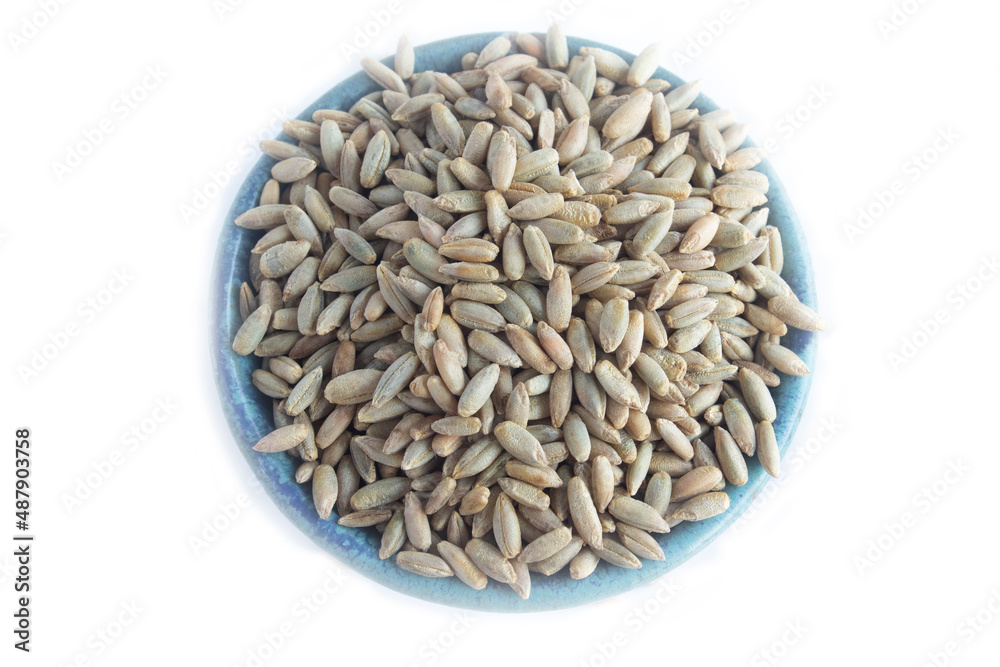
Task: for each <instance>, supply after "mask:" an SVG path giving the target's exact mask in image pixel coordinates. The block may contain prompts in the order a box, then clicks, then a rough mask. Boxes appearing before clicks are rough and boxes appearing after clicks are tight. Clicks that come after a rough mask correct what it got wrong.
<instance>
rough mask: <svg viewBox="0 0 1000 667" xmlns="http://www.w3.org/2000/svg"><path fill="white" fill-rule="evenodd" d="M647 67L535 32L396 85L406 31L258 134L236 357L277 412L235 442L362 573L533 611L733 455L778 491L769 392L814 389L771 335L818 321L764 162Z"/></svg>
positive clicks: (405, 74)
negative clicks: (798, 291) (376, 564)
mask: <svg viewBox="0 0 1000 667" xmlns="http://www.w3.org/2000/svg"><path fill="white" fill-rule="evenodd" d="M657 57H658V54H657V49H656V48H655V47H650V48H648V49H646V50H645V51H643V52H642V54H641V55H639V56H638V57H637V58H635V60H634V61H633V62H632V63H631V64H630V63H628V62H626V61H625V60H623V59H622V58H621V57H619V56H618V55H616V54H614V53H611V52H609V51H606V50H603V49H599V48H581V49H579V53H577V54H572V56H571V54H570V52H569V49H568V46H567V42H566V38H565V36H564V35H563V34H562V32H561V30H560V29H559V27H558V26H553V28H552V29H550V31H549V32H548V34H547V35H544V36H536V35H532V34H527V33H520V34H517V35H512V36H509V37H498V38H496V39H495V40H493V41H491V42H490V43H489V44H487V45H486V46H485V47H484V48H483V50H482V51H481V52H479V53H469V54H467V55H466V56H465V57H464V58H463V59H462V69H461V71H458V72H455V73H452V74H448V73H442V72H421V73H416V74H415V73H414V61H415V58H414V52H413V50H412V48H411V47H410V46H409V43H408V41H406V40H405V39H404V40H403V41H401V43H400V48H399V50H398V52H397V54H396V57H395V61H394V68H393V69H390V68H389V67H386V66H385V65H383V64H381V63H379V62H377V61H375V60H372V59H364V60H363V61H362V66H363V67H364V69H365V71H366V72H367V73H368V75H369V76H370V77H371V78H372V79H373V80H375V81H376V82H377V83H378V84H379V85H380V86H381V88H382V90H379V91H378V92H376V93H372V94H371V95H367V96H365V97H364V98H362V99H360V100H358V101H357V102H356V103H355V104H354V106H352V107H351V108H350V109H349V110H347V111H343V110H335V109H321V110H318V111H316V112H315V113H314V114H313V116H312V122H309V121H302V120H290V121H288V122H287V123H285V126H284V130H285V132H286V134H288V135H289V136H291V137H292V138H294V139H295V140H296V141H297V143H291V142H281V141H265V142H263V143H262V145H261V148H262V150H263V151H264V152H265V153H266V154H267V155H269V156H271V157H272V158H274V159H275V160H277V163H276V164H274V166H273V168H272V170H271V174H272V177H273V178H272V180H270V181H268V182H267V184H266V185H265V186H264V188H263V190H262V191H261V194H260V204H259V206H257V207H256V208H253V209H251V210H249V211H247V212H246V213H244V214H243V215H241V216H240V217H239V218H238V219H237V220H236V224H238V225H240V226H241V227H245V228H247V229H251V230H261V231H265V232H266V233H264V234H263V235H262V236H261V237H260V240H259V241H258V242H257V244H256V246H255V247H254V248H253V251H252V254H251V258H250V275H251V280H250V282H249V283H244V284H243V285H242V288H241V291H240V298H239V303H240V314H241V316H242V318H243V325H242V326H241V327H240V329H239V332H238V333H237V334H236V336H235V340H234V343H233V349H234V350H235V351H236V352H237V353H239V354H242V355H249V354H254V355H256V356H257V357H259V358H260V359H261V368H260V369H259V370H257V371H255V372H254V373H253V382H254V384H255V386H256V387H257V388H258V389H259V390H260V391H261V392H263V393H264V394H266V395H267V396H269V397H271V398H272V399H273V401H274V422H275V424H274V425H275V430H274V431H273V432H272V433H270V434H268V435H267V436H265V437H264V438H262V439H261V440H260V442H258V443H257V445H256V446H255V449H256V450H258V451H262V452H285V455H290V456H293V457H295V459H296V460H299V461H301V463H300V465H299V467H298V470H297V472H296V479H297V480H298V481H299V482H300V483H302V484H309V483H311V485H312V495H313V498H314V501H315V505H316V509H317V511H318V513H319V516H320V517H321V518H323V519H327V518H329V517H331V516H332V515H333V513H334V511H335V510H336V514H337V516H339V519H338V521H339V523H340V524H342V525H344V526H351V527H359V528H361V527H376V528H377V529H378V531H379V532H380V533H381V549H380V550H379V557H380V558H383V559H385V558H395V560H396V562H397V564H398V565H399V566H400V567H402V568H404V569H406V570H408V571H410V572H413V573H416V574H419V575H423V576H429V577H446V576H453V575H454V576H457V577H458V578H459V579H460V580H461V581H463V582H465V583H466V584H468V585H469V586H471V587H473V588H476V589H481V588H483V587H484V586H486V584H487V578H492V579H494V580H496V581H498V582H501V583H504V584H508V585H510V586H511V587H512V588H513V589H514V590H515V591H516V592H517V593H518V594H519V595H520V596H522V597H527V596H528V593H529V590H530V573H531V572H535V573H540V574H544V575H551V574H554V573H556V572H559V571H560V570H562V569H563V568H566V567H567V566H568V569H569V573H570V575H571V576H572V577H574V578H577V579H579V578H583V577H586V576H588V575H589V574H590V573H591V572H593V571H594V569H595V567H596V566H597V565H598V562H599V561H600V560H604V561H606V562H608V563H610V564H612V565H616V566H619V567H626V568H638V567H641V560H640V559H654V560H656V559H660V560H662V559H663V557H664V555H663V550H662V548H661V544H660V541H662V539H663V538H660V540H659V541H658V539H657V538H655V537H654V535H653V534H660V533H667V532H669V530H670V528H671V527H672V526H675V525H677V524H678V523H680V522H683V521H701V520H703V519H707V518H710V517H713V516H716V515H718V514H719V513H721V512H723V511H725V510H726V509H727V508H728V506H729V497H728V496H727V494H726V492H725V488H726V485H727V484H728V485H735V486H738V485H741V484H744V483H746V482H747V478H748V471H747V459H746V457H752V456H755V455H756V456H757V457H758V458H759V460H760V462H761V465H762V466H763V468H764V470H766V471H767V472H768V473H770V474H771V475H774V476H777V474H778V467H779V453H778V446H777V442H776V441H775V435H774V429H773V427H772V424H773V423H774V421H775V420H776V419H778V418H779V415H778V413H777V411H776V409H775V404H774V401H773V400H772V398H771V394H770V391H769V387H774V386H776V385H777V384H778V383H779V382H780V375H779V373H783V374H788V375H804V374H807V373H808V372H809V369H808V368H807V367H806V365H805V364H804V363H803V362H802V361H801V360H800V359H799V358H798V357H797V356H796V354H795V353H794V352H793V351H791V350H790V349H788V348H786V347H783V346H782V345H781V344H780V339H781V336H783V335H784V334H785V333H786V332H787V328H788V327H795V328H798V329H804V330H808V331H816V330H820V329H823V328H825V326H826V325H825V323H824V322H823V320H822V319H821V318H820V317H819V316H818V315H817V314H816V313H814V312H813V311H812V310H811V309H810V308H808V307H807V306H805V305H804V304H802V303H801V302H800V301H799V300H798V298H797V297H796V296H795V295H794V294H793V293H792V290H791V289H790V288H789V286H788V285H787V284H786V283H785V281H784V280H783V279H782V278H781V270H782V264H783V254H782V245H781V236H780V234H779V232H778V229H776V228H775V227H773V226H770V225H768V224H767V222H768V209H767V208H766V207H764V205H765V204H766V202H767V192H768V180H767V177H766V176H765V175H764V174H762V173H761V172H759V171H754V170H753V168H754V167H755V166H756V165H758V164H759V163H760V162H761V161H762V160H763V157H764V156H763V152H762V151H761V150H760V149H759V148H754V147H748V148H741V145H742V144H743V143H744V141H745V139H746V136H747V129H746V126H745V125H743V124H740V123H736V122H735V121H734V119H733V115H732V113H731V112H730V111H727V110H718V111H713V112H711V113H705V114H701V113H699V111H698V110H697V109H695V108H692V106H691V105H692V104H693V103H694V102H695V100H696V98H697V97H698V94H699V91H700V83H698V82H692V83H686V84H684V85H681V86H678V87H676V88H674V87H671V86H670V84H669V83H667V82H666V81H664V80H662V79H656V78H651V77H652V75H653V74H654V73H655V71H656V69H657ZM775 371H777V372H775Z"/></svg>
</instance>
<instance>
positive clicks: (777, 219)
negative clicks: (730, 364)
mask: <svg viewBox="0 0 1000 667" xmlns="http://www.w3.org/2000/svg"><path fill="white" fill-rule="evenodd" d="M504 34H507V35H509V34H510V33H504V32H489V33H478V34H472V35H461V36H456V37H450V38H447V39H443V40H439V41H435V42H431V43H428V44H424V45H422V46H417V47H415V53H416V58H417V71H423V70H425V69H428V68H429V67H432V66H438V67H437V68H436V69H437V71H455V70H457V69H458V68H457V67H452V68H442V67H441V64H442V62H443V61H446V62H450V63H454V64H457V62H458V61H459V60H460V59H461V56H462V55H463V54H464V53H465V52H468V51H478V50H479V49H481V48H482V46H484V45H485V44H486V43H488V42H489V41H490V40H492V39H494V38H496V37H497V36H499V35H504ZM567 40H568V42H569V46H570V51H571V52H573V53H576V52H577V51H578V50H579V48H580V47H584V46H591V47H599V48H602V49H606V50H608V51H611V52H612V53H615V54H617V55H619V56H621V57H623V58H625V59H626V61H628V62H631V60H632V59H633V58H634V57H635V55H634V54H631V53H629V52H627V51H625V50H623V49H619V48H617V47H614V46H610V45H606V44H602V43H599V42H596V41H593V40H589V39H584V38H578V37H567ZM382 62H383V63H385V64H386V65H388V66H390V67H392V56H389V57H387V58H384V59H383V60H382ZM654 76H656V77H658V78H663V79H666V80H667V81H669V82H670V83H671V85H672V86H674V87H676V86H678V85H680V84H682V83H684V80H683V79H681V78H680V77H678V76H676V75H675V74H673V73H672V72H669V71H668V70H666V69H664V68H662V67H660V68H658V69H657V72H656V74H655V75H654ZM377 88H378V86H377V85H376V84H375V83H374V82H373V81H372V80H371V79H370V78H369V77H368V76H367V75H366V74H365V73H364V72H363V71H359V72H357V73H355V74H353V75H351V76H349V77H347V78H346V79H344V80H343V81H341V82H339V83H337V84H336V85H334V86H333V87H332V88H330V89H329V90H328V91H327V92H326V93H324V94H323V95H322V96H320V98H318V99H317V100H316V101H314V102H313V103H312V104H310V105H309V106H308V107H307V108H306V109H305V110H303V111H302V113H301V114H299V115H298V116H297V118H299V119H302V120H311V117H312V112H313V111H315V110H316V109H319V108H341V109H345V110H346V109H347V108H349V106H350V104H351V103H353V101H355V100H356V99H357V98H358V97H360V96H361V95H364V94H367V93H369V92H373V91H374V90H376V89H377ZM361 91H363V92H361ZM337 97H343V98H344V99H345V100H346V102H345V103H341V102H337V103H334V104H330V103H329V100H332V99H334V98H337ZM692 106H694V107H697V108H698V109H699V110H700V111H702V112H707V111H711V110H714V109H718V108H719V107H718V105H716V104H715V103H714V102H713V101H712V100H711V99H709V98H708V97H706V96H705V95H703V94H700V95H699V96H698V98H697V99H696V100H695V102H694V104H693V105H692ZM276 139H279V140H284V141H294V140H293V139H292V138H291V137H289V136H288V135H286V134H284V133H283V132H282V133H279V134H278V136H277V137H276ZM754 145H755V144H754V143H753V142H752V140H750V139H747V141H746V142H745V143H744V144H743V146H744V147H747V146H754ZM275 162H276V161H275V160H274V159H272V158H269V157H268V156H266V155H263V156H261V158H260V159H258V160H257V162H256V163H255V164H254V166H253V168H252V169H251V170H250V172H249V173H248V174H247V176H246V177H245V179H244V181H243V183H242V184H241V186H240V188H239V190H238V192H237V194H236V196H235V197H234V199H233V203H232V205H231V206H230V208H229V211H228V214H227V215H226V218H225V220H224V221H223V223H222V227H221V231H220V233H219V240H218V247H217V250H216V254H215V264H214V267H213V279H212V289H211V292H210V294H211V295H212V296H211V299H212V307H213V315H212V327H213V329H212V332H211V341H210V348H211V349H210V352H211V357H212V365H213V375H214V378H215V383H216V387H217V390H218V394H219V400H220V403H221V407H222V410H223V413H224V414H225V416H226V421H227V423H228V424H229V428H230V432H231V433H232V436H233V439H234V440H235V442H236V444H237V446H238V447H239V449H240V452H241V453H242V454H243V456H244V458H245V459H246V461H247V464H248V465H249V466H250V468H251V470H252V471H253V473H254V475H255V476H256V477H257V479H258V480H259V482H260V484H261V486H262V487H263V488H264V490H265V491H266V492H267V494H268V496H270V498H271V499H272V501H273V502H274V503H275V505H277V507H278V508H279V510H281V512H282V513H283V514H284V515H285V516H286V517H287V518H288V519H289V520H290V521H291V523H292V524H294V525H295V526H296V527H297V528H298V529H299V530H300V531H302V532H303V533H305V534H306V535H307V536H308V537H309V538H310V539H312V540H313V542H315V543H316V544H317V545H318V546H320V547H322V548H323V549H324V550H325V551H327V553H329V554H331V555H332V556H334V558H336V559H337V560H338V561H339V562H341V563H343V564H344V565H346V566H348V567H350V568H351V569H353V570H355V571H357V572H358V573H360V574H362V575H364V576H365V577H367V578H369V579H371V580H373V581H375V582H376V583H378V584H381V585H383V586H385V587H387V588H390V589H392V590H395V591H397V592H401V593H404V594H406V595H409V596H412V597H416V598H419V599H422V600H425V601H429V602H434V603H438V604H444V605H448V606H452V607H459V608H467V609H475V610H479V611H496V612H535V611H549V610H555V609H564V608H569V607H574V606H578V605H581V604H587V603H590V602H594V601H597V600H600V599H603V598H608V597H611V596H614V595H618V594H620V593H624V592H626V591H628V590H631V589H633V588H636V587H638V586H641V585H644V584H648V583H650V582H652V581H654V580H656V579H658V578H660V577H662V576H663V575H665V574H667V573H668V572H670V571H672V570H673V569H675V568H676V567H678V566H679V565H681V564H682V563H684V562H686V561H687V560H689V559H690V558H691V557H693V556H694V555H695V554H697V553H698V552H699V551H701V550H702V549H704V548H705V547H706V546H707V545H708V544H710V543H711V542H712V541H713V540H715V539H716V538H717V537H718V536H719V535H720V534H722V532H724V531H725V530H726V529H727V528H729V527H730V526H731V525H732V524H733V523H735V522H736V521H737V520H738V519H739V518H740V517H741V516H742V515H743V513H744V512H745V511H746V510H747V508H748V507H749V506H750V505H751V504H752V503H753V501H754V499H755V498H756V497H757V495H759V494H760V492H761V490H762V489H763V488H764V487H765V486H766V485H767V484H768V483H769V482H770V481H771V478H770V477H769V476H768V475H767V474H766V473H765V472H764V471H763V469H762V468H761V466H760V464H759V461H758V460H757V459H756V458H752V459H750V460H749V461H748V469H749V481H748V482H747V484H745V485H743V486H741V487H731V486H727V489H726V491H727V492H728V493H729V494H730V499H731V504H730V508H729V510H727V511H726V512H724V513H723V514H721V515H719V516H718V517H714V518H712V519H708V520H706V521H702V522H697V523H693V524H690V523H682V524H680V525H679V526H677V527H676V528H675V529H674V530H673V531H671V532H670V533H668V534H665V535H660V536H657V539H658V541H659V542H660V544H661V546H662V547H663V549H664V552H665V554H666V560H664V561H643V566H642V568H641V569H638V570H623V569H620V568H612V567H610V566H606V565H605V566H603V567H599V568H598V569H597V571H595V572H594V574H592V575H591V576H590V577H588V578H586V579H583V580H581V581H575V580H573V579H571V578H569V577H568V575H567V573H566V570H565V569H564V570H563V571H562V572H560V573H559V574H557V575H555V576H553V577H535V578H533V580H532V595H531V597H529V599H528V600H521V599H520V598H519V597H517V595H516V594H514V592H513V591H512V590H511V589H510V588H509V587H507V586H501V585H498V584H496V582H493V581H492V580H491V582H490V586H488V587H487V588H486V589H483V590H482V591H475V590H473V589H471V588H469V587H467V586H465V585H464V584H462V583H461V582H459V581H458V580H457V579H456V578H454V577H451V578H447V579H425V578H423V577H419V576H417V575H412V574H410V573H407V572H404V571H402V570H399V569H398V568H396V566H395V564H394V563H393V562H392V561H391V560H388V561H380V560H379V559H378V557H377V550H378V547H377V544H378V539H377V534H375V531H371V530H358V529H353V528H344V527H342V526H340V525H338V524H337V523H336V517H337V515H336V513H334V515H333V516H332V517H331V519H330V520H329V521H323V520H321V519H319V517H318V516H317V515H316V513H315V510H313V508H312V500H311V495H310V494H309V493H307V492H306V490H305V489H304V485H299V484H297V483H296V482H295V481H294V479H293V478H292V475H291V474H290V473H291V472H293V471H294V466H295V464H294V463H293V461H292V459H291V457H288V456H275V455H273V454H263V453H260V452H256V451H254V450H253V449H252V447H253V445H254V443H256V442H257V440H258V439H259V438H260V437H262V436H263V435H264V434H266V433H267V432H268V431H270V430H271V428H273V417H272V416H271V407H270V405H269V401H270V399H266V397H264V396H263V395H260V394H259V392H257V391H256V389H255V388H254V387H253V385H252V383H251V381H250V372H248V369H252V368H253V367H256V366H259V365H258V364H257V363H256V357H253V356H252V355H251V356H250V357H239V356H238V355H236V354H235V353H234V352H233V351H232V349H231V341H232V338H233V335H234V334H235V332H236V330H237V329H238V328H239V324H240V321H239V308H238V304H239V286H240V284H241V283H242V282H243V281H245V280H248V276H249V270H248V266H247V255H248V253H249V248H250V247H252V244H253V241H254V240H255V238H256V237H257V236H258V234H259V233H258V232H253V231H251V230H245V229H242V228H239V227H237V226H236V225H235V224H234V220H235V219H236V217H237V216H238V215H239V214H241V213H243V212H244V211H246V210H247V209H249V208H251V207H252V206H255V205H256V203H257V201H258V199H257V198H258V195H259V191H260V188H261V186H262V185H263V183H264V182H265V181H266V180H267V179H268V178H270V167H271V166H272V165H273V164H274V163H275ZM755 169H756V170H757V171H761V172H763V173H764V174H766V175H767V177H768V179H769V181H770V190H769V193H768V204H767V205H768V207H769V208H770V215H769V218H768V224H774V225H776V226H777V227H778V228H779V229H780V231H781V237H782V243H783V246H784V247H785V249H786V251H788V250H791V251H792V252H791V253H788V252H786V255H785V257H786V260H785V267H786V268H785V270H783V272H782V276H783V277H784V278H785V279H786V281H787V282H788V283H789V285H791V286H792V288H793V290H794V291H795V293H796V294H797V295H798V297H799V298H800V299H801V300H802V301H803V302H804V303H805V304H807V305H809V306H810V307H812V308H816V291H815V286H814V278H813V269H812V263H811V260H810V257H809V252H808V247H807V244H806V240H805V236H804V233H803V229H802V224H801V221H800V220H799V218H798V216H797V215H796V214H795V212H794V209H793V208H792V206H791V203H790V200H789V197H788V194H787V192H786V190H785V188H784V186H783V185H782V184H781V181H780V180H779V179H778V177H777V175H776V174H775V173H774V171H773V168H772V167H771V165H770V163H769V162H768V161H767V160H766V159H765V160H764V161H763V162H762V163H761V164H760V165H758V166H757V167H755ZM789 269H790V271H789ZM786 271H789V273H788V275H787V276H786V275H785V272H786ZM789 332H790V333H789V336H787V337H784V338H783V344H785V345H788V346H789V347H791V348H792V349H793V350H795V351H796V352H797V353H798V354H799V356H800V357H801V358H802V359H803V360H804V361H805V362H806V363H807V364H808V365H809V367H810V368H815V358H816V350H817V336H816V335H815V334H812V333H809V332H798V331H797V330H794V329H790V330H789ZM811 385H812V375H807V376H805V377H791V376H782V382H781V385H780V386H779V387H778V388H777V389H776V391H775V392H774V393H775V402H776V403H777V404H778V405H779V408H780V410H779V412H780V415H781V417H780V418H779V420H778V421H777V422H776V423H775V431H776V436H777V440H778V444H779V449H780V451H781V454H782V456H784V455H785V453H786V451H787V450H788V447H789V445H790V443H791V440H792V438H793V436H794V433H795V430H796V428H797V426H798V424H799V422H800V420H801V417H802V412H803V410H804V409H805V405H806V402H807V398H808V395H809V390H810V387H811Z"/></svg>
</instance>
